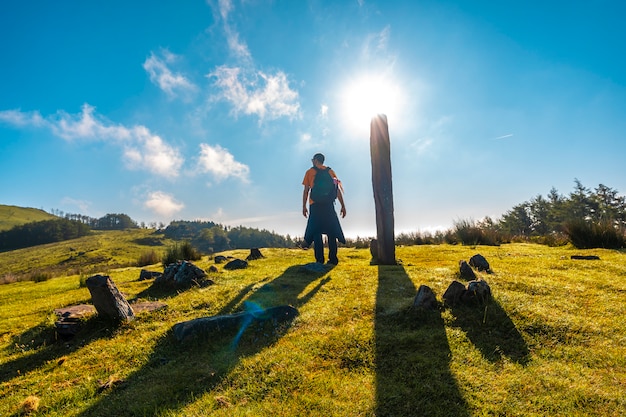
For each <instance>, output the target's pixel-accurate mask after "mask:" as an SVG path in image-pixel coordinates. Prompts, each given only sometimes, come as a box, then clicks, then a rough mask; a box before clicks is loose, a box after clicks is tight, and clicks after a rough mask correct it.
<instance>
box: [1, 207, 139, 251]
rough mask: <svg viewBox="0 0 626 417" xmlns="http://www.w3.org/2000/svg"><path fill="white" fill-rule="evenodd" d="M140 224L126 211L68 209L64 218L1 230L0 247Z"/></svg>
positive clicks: (59, 240) (35, 242) (24, 245)
mask: <svg viewBox="0 0 626 417" xmlns="http://www.w3.org/2000/svg"><path fill="white" fill-rule="evenodd" d="M52 214H54V212H53V213H52ZM137 227H139V226H138V225H137V222H136V221H134V220H133V219H131V218H130V216H128V215H126V214H123V213H115V214H113V213H109V214H106V215H104V216H102V217H100V218H94V217H89V216H84V215H81V214H71V213H67V214H65V217H63V218H59V219H51V220H43V221H38V222H31V223H26V224H23V225H18V226H14V227H13V228H11V229H9V230H5V231H3V232H0V250H3V251H6V250H14V249H21V248H27V247H30V246H35V245H42V244H45V243H54V242H61V241H64V240H69V239H75V238H77V237H82V236H86V235H88V234H89V233H90V232H91V231H92V230H123V229H129V228H130V229H132V228H137Z"/></svg>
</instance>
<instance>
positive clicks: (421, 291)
mask: <svg viewBox="0 0 626 417" xmlns="http://www.w3.org/2000/svg"><path fill="white" fill-rule="evenodd" d="M413 307H417V308H423V309H424V310H435V309H436V308H437V298H436V297H435V293H434V292H433V290H432V289H431V288H430V287H429V286H427V285H420V287H419V288H418V289H417V295H416V296H415V298H414V299H413Z"/></svg>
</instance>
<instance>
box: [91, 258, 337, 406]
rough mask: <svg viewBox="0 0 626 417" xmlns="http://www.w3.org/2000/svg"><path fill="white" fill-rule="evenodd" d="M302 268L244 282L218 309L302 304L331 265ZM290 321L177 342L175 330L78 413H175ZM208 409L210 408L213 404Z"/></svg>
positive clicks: (225, 379)
mask: <svg viewBox="0 0 626 417" xmlns="http://www.w3.org/2000/svg"><path fill="white" fill-rule="evenodd" d="M300 269H301V266H299V265H296V266H292V267H289V268H288V269H286V270H285V271H284V272H283V273H282V274H281V275H280V276H278V277H276V278H274V279H272V280H268V279H265V280H262V281H260V282H259V283H257V284H256V285H254V284H253V285H249V286H246V287H245V288H244V289H242V290H241V291H240V293H239V294H237V295H236V296H235V297H233V299H232V300H229V301H228V302H227V303H226V304H225V306H224V308H222V309H221V311H219V312H218V313H217V315H221V314H232V313H234V312H237V311H241V310H243V308H244V307H243V306H244V304H246V303H254V305H256V306H258V307H260V308H269V307H274V306H279V305H287V304H289V305H292V306H294V307H296V308H300V307H301V306H303V305H304V304H306V303H307V302H308V301H309V300H310V299H311V298H312V297H313V296H315V294H317V292H318V291H319V290H320V289H321V288H322V287H323V286H324V285H325V284H326V283H327V282H328V281H329V280H330V279H331V278H330V275H329V276H327V277H325V278H323V279H320V278H322V276H324V275H325V274H326V273H327V271H326V272H302V271H301V270H300ZM315 281H318V282H317V283H316V285H315V286H314V287H313V288H311V289H309V290H308V291H307V292H306V293H305V294H302V293H303V291H304V290H305V288H306V287H307V286H309V285H310V284H312V283H314V282H315ZM257 286H258V288H257ZM209 291H210V287H209ZM291 324H292V323H291V322H287V323H283V325H282V326H281V327H279V328H275V327H272V326H271V325H270V324H268V325H267V326H262V327H250V328H249V329H247V330H245V331H244V332H243V334H242V335H239V334H237V331H232V332H229V333H227V334H222V335H217V336H216V335H213V336H210V337H208V338H206V339H200V340H197V341H196V342H194V343H190V344H180V343H178V342H176V340H175V339H174V337H173V336H172V335H171V334H170V333H171V332H168V333H167V334H165V335H164V336H163V337H162V338H161V339H160V340H159V341H157V343H156V345H155V346H154V347H152V348H151V351H152V352H151V355H150V358H149V360H148V361H147V363H146V364H145V366H143V367H142V368H141V369H139V370H138V371H137V372H135V373H133V374H131V375H130V376H128V377H127V378H126V380H125V381H124V382H123V383H122V384H121V385H120V386H119V387H117V388H115V389H114V390H113V391H111V392H104V393H102V394H99V395H100V396H101V398H99V399H98V400H97V402H96V403H94V404H93V405H92V406H91V407H89V408H88V409H86V410H85V411H83V412H82V413H81V414H80V416H83V417H86V416H111V415H124V416H144V415H154V414H159V415H165V414H168V412H170V411H172V412H174V413H176V411H177V410H179V409H181V408H183V407H185V406H186V405H188V404H189V403H192V402H194V401H195V400H196V399H197V398H199V397H201V396H202V395H203V394H205V393H206V392H209V391H211V390H212V389H214V388H216V387H218V386H219V385H221V384H229V383H230V382H229V381H228V376H229V375H230V374H231V372H232V371H234V370H235V368H236V367H237V365H238V364H239V363H240V361H241V360H242V359H243V358H245V357H248V356H252V355H255V354H257V353H259V352H260V351H261V350H263V349H265V348H267V347H268V346H271V345H272V344H274V343H275V342H276V341H277V340H278V339H279V338H280V337H282V336H283V335H284V334H285V333H286V332H287V331H288V330H289V327H290V326H291ZM235 340H237V342H236V343H235ZM269 365H270V364H268V366H269ZM256 383H258V384H259V388H258V389H259V398H262V397H263V396H264V394H263V389H264V388H263V387H262V386H261V382H260V381H253V382H252V384H253V385H254V384H256ZM248 389H250V388H248ZM252 389H254V388H252ZM236 400H237V399H226V398H222V397H219V398H216V399H215V404H214V405H215V406H216V407H219V406H220V405H221V406H227V405H228V402H229V401H236ZM205 411H206V413H207V414H210V410H205Z"/></svg>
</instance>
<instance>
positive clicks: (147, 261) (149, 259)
mask: <svg viewBox="0 0 626 417" xmlns="http://www.w3.org/2000/svg"><path fill="white" fill-rule="evenodd" d="M160 260H161V257H160V256H159V255H158V254H157V253H156V252H155V251H154V250H151V251H149V252H144V253H142V254H141V255H140V256H139V259H137V266H146V265H154V264H157V263H159V261H160Z"/></svg>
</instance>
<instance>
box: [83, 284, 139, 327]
mask: <svg viewBox="0 0 626 417" xmlns="http://www.w3.org/2000/svg"><path fill="white" fill-rule="evenodd" d="M85 283H86V284H87V289H89V292H90V293H91V302H92V303H93V306H94V307H95V308H96V311H97V312H98V315H100V316H103V317H108V318H110V319H113V320H117V321H128V320H132V319H134V318H135V313H134V312H133V309H132V307H131V306H130V304H128V301H126V298H124V296H123V295H122V294H121V293H120V291H119V290H118V289H117V287H116V286H115V284H114V283H113V281H112V280H111V278H109V276H107V275H94V276H92V277H89V278H87V281H86V282H85Z"/></svg>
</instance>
